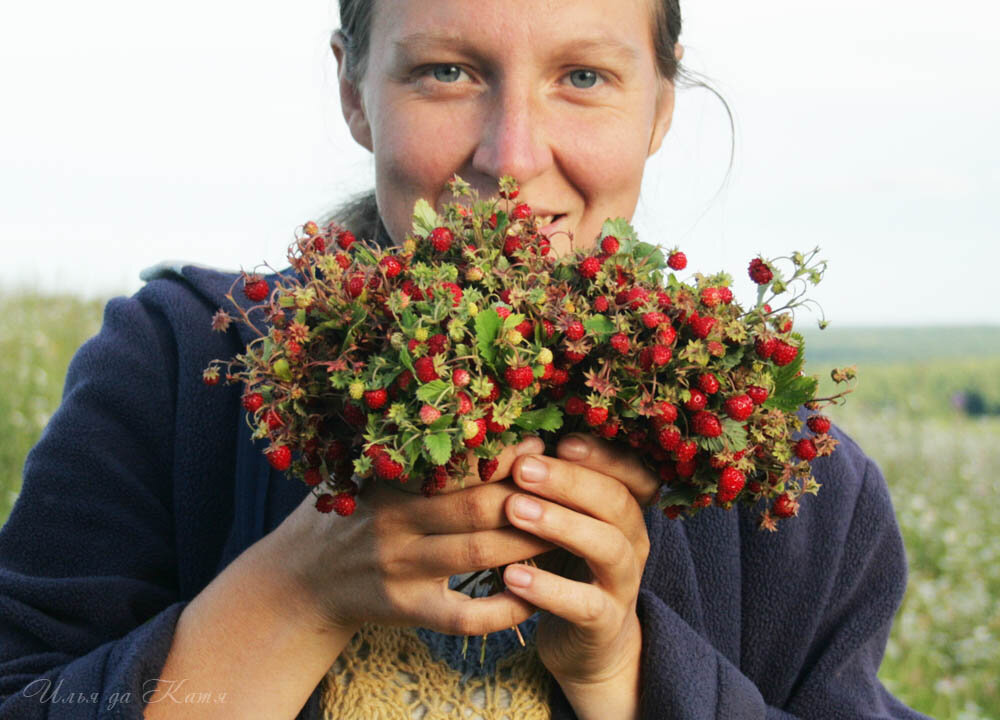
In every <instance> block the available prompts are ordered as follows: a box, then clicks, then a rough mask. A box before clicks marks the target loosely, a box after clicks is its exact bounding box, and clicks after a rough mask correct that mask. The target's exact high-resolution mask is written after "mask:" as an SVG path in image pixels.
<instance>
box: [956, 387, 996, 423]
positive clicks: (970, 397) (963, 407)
mask: <svg viewBox="0 0 1000 720" xmlns="http://www.w3.org/2000/svg"><path fill="white" fill-rule="evenodd" d="M951 404H952V406H953V407H954V408H955V409H956V410H958V411H960V412H962V413H964V414H966V415H968V416H969V417H982V416H984V415H1000V403H993V402H990V401H989V400H988V399H987V398H986V397H984V396H983V394H982V393H981V392H980V391H979V390H975V389H965V390H960V391H959V392H957V393H955V394H954V395H952V396H951Z"/></svg>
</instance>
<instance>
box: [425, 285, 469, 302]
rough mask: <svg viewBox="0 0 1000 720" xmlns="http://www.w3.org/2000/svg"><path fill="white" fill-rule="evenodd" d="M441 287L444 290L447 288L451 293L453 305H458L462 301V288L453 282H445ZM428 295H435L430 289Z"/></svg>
mask: <svg viewBox="0 0 1000 720" xmlns="http://www.w3.org/2000/svg"><path fill="white" fill-rule="evenodd" d="M440 287H441V289H442V290H447V291H448V292H450V293H451V305H452V307H458V304H459V303H460V302H462V288H460V287H459V286H458V285H456V284H455V283H453V282H443V283H441V286H440ZM428 295H431V296H432V297H433V292H431V291H428Z"/></svg>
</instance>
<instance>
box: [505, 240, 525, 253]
mask: <svg viewBox="0 0 1000 720" xmlns="http://www.w3.org/2000/svg"><path fill="white" fill-rule="evenodd" d="M522 247H524V243H522V242H521V238H519V237H518V236H517V235H508V236H507V237H506V239H505V240H504V241H503V254H504V255H506V256H507V257H510V256H512V255H513V254H514V253H516V252H517V251H518V250H520V249H521V248H522Z"/></svg>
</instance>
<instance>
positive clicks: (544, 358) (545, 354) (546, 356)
mask: <svg viewBox="0 0 1000 720" xmlns="http://www.w3.org/2000/svg"><path fill="white" fill-rule="evenodd" d="M552 359H553V358H552V351H551V350H549V349H548V348H547V347H546V348H542V349H541V350H539V351H538V357H537V358H536V360H537V362H538V363H539V364H540V365H548V364H549V363H550V362H552Z"/></svg>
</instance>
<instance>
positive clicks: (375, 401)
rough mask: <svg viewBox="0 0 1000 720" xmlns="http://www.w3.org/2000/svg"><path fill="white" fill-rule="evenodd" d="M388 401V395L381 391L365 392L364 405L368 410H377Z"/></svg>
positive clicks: (381, 389)
mask: <svg viewBox="0 0 1000 720" xmlns="http://www.w3.org/2000/svg"><path fill="white" fill-rule="evenodd" d="M388 399H389V394H388V393H387V392H386V391H385V390H384V389H383V388H379V389H377V390H365V405H367V406H368V409H369V410H378V409H379V408H380V407H382V406H383V405H385V403H386V401H388Z"/></svg>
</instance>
